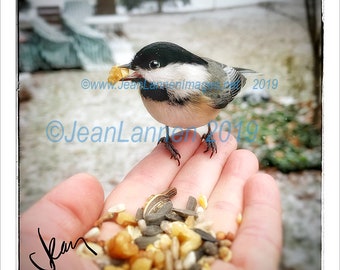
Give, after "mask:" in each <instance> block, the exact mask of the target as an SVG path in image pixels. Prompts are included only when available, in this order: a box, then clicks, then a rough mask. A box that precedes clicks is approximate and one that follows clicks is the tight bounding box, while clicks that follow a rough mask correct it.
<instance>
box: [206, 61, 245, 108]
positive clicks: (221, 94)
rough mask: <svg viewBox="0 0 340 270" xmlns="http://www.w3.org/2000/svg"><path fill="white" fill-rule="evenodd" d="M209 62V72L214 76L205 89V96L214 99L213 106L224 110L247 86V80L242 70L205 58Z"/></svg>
mask: <svg viewBox="0 0 340 270" xmlns="http://www.w3.org/2000/svg"><path fill="white" fill-rule="evenodd" d="M205 60H206V61H207V62H208V70H209V72H210V73H211V74H212V75H211V78H210V80H209V81H210V82H213V83H210V84H208V85H207V87H205V88H204V89H203V91H204V94H205V95H206V96H208V97H210V98H211V99H212V106H213V107H214V108H216V109H222V108H224V107H226V106H227V105H228V103H230V102H231V101H232V100H233V99H234V98H235V96H236V95H237V94H238V93H239V92H240V90H241V88H242V87H243V86H244V85H245V84H246V78H245V77H244V76H243V74H242V73H243V72H242V71H245V70H247V71H249V70H248V69H240V68H234V67H230V66H227V65H225V64H221V63H218V62H216V61H214V60H211V59H208V58H205ZM214 86H215V87H214Z"/></svg>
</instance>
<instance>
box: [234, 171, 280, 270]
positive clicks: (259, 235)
mask: <svg viewBox="0 0 340 270" xmlns="http://www.w3.org/2000/svg"><path fill="white" fill-rule="evenodd" d="M281 247H282V222H281V205H280V194H279V190H278V187H277V184H276V183H275V181H274V180H273V178H272V177H271V176H269V175H267V174H261V173H258V174H256V175H254V176H253V177H251V179H249V181H248V182H247V183H246V185H245V188H244V217H243V222H242V224H241V226H240V228H239V230H238V232H237V235H236V238H235V241H234V243H233V245H232V252H233V259H232V263H233V264H235V265H237V266H239V267H240V268H242V269H263V270H266V269H268V270H270V269H278V264H279V259H280V254H281Z"/></svg>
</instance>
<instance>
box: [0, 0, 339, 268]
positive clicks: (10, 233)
mask: <svg viewBox="0 0 340 270" xmlns="http://www.w3.org/2000/svg"><path fill="white" fill-rule="evenodd" d="M0 11H1V16H0V18H1V38H0V41H1V56H0V59H1V77H0V82H1V88H0V93H1V98H0V100H1V105H0V108H1V148H0V149H1V188H0V191H1V197H0V198H1V238H0V239H1V259H0V261H1V269H17V267H18V264H17V262H18V250H17V246H18V240H17V239H18V234H17V233H18V227H17V226H18V223H17V219H18V216H17V213H18V211H17V199H18V198H17V179H16V170H17V168H16V161H17V159H16V158H17V156H16V154H17V153H16V136H17V127H16V116H17V107H16V102H15V90H16V82H17V78H16V63H17V58H16V46H17V44H16V31H17V30H16V25H17V15H16V14H17V13H16V7H15V2H14V1H6V2H5V1H1V9H0ZM338 11H339V2H338V1H330V0H328V1H325V2H324V23H325V44H324V59H325V66H324V89H323V116H324V119H323V120H324V121H323V125H324V133H323V142H324V145H323V146H324V150H323V155H324V159H323V215H322V216H323V251H322V269H326V270H328V269H339V261H338V259H337V258H338V256H339V242H338V241H339V181H340V179H339V62H338V61H339V16H338Z"/></svg>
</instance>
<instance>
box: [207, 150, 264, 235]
mask: <svg viewBox="0 0 340 270" xmlns="http://www.w3.org/2000/svg"><path fill="white" fill-rule="evenodd" d="M257 170H258V160H257V158H256V156H255V155H254V154H253V153H252V152H250V151H248V150H236V151H234V152H232V153H231V155H230V156H229V158H228V160H227V162H226V164H225V166H224V168H223V171H222V174H221V176H220V179H219V181H218V182H217V184H216V186H215V187H214V190H213V192H212V194H211V195H210V197H209V206H208V209H207V211H206V218H207V220H214V229H215V230H216V231H225V232H229V231H230V232H233V233H235V232H236V229H237V222H236V219H237V216H238V214H239V213H242V204H243V187H244V185H245V183H246V181H247V179H248V178H249V177H250V176H251V175H253V174H254V173H255V172H257Z"/></svg>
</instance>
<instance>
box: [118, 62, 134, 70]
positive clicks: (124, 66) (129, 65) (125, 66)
mask: <svg viewBox="0 0 340 270" xmlns="http://www.w3.org/2000/svg"><path fill="white" fill-rule="evenodd" d="M118 67H119V68H128V69H131V63H128V64H125V65H121V66H118Z"/></svg>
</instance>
